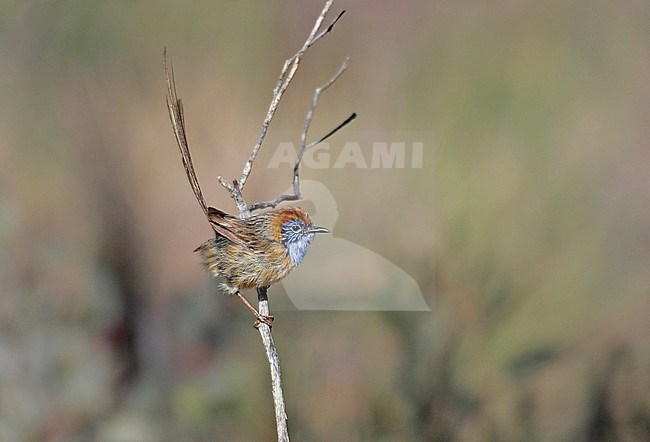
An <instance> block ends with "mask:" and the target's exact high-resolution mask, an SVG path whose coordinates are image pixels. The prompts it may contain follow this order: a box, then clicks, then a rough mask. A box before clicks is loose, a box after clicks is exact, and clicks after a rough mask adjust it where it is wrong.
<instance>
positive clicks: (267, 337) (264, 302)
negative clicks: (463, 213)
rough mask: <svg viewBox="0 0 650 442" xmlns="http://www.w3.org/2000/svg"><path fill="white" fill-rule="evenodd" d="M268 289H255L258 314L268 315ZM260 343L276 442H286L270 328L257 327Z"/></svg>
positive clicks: (281, 398)
mask: <svg viewBox="0 0 650 442" xmlns="http://www.w3.org/2000/svg"><path fill="white" fill-rule="evenodd" d="M267 290H268V287H260V288H258V289H257V300H258V301H259V310H258V311H259V313H260V314H261V315H266V316H268V315H269V298H268V297H267V293H266V292H267ZM258 329H259V331H260V335H261V336H262V342H263V343H264V348H265V349H266V357H267V358H268V360H269V365H270V366H271V389H272V391H273V403H274V405H275V423H276V427H277V429H278V441H280V442H288V441H289V431H288V429H287V413H286V411H285V409H284V395H283V393H282V375H281V372H280V358H279V357H278V353H277V351H276V349H275V344H274V342H273V335H272V334H271V327H269V326H268V325H267V324H264V323H261V324H260V326H259V328H258Z"/></svg>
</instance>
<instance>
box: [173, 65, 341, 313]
mask: <svg viewBox="0 0 650 442" xmlns="http://www.w3.org/2000/svg"><path fill="white" fill-rule="evenodd" d="M165 70H166V72H167V108H168V110H169V117H170V120H171V123H172V128H173V130H174V135H175V136H176V142H177V144H178V147H179V148H180V151H181V156H182V159H183V166H184V167H185V173H186V174H187V178H188V180H189V182H190V186H191V187H192V190H193V191H194V196H195V197H196V199H197V201H198V202H199V205H200V206H201V209H203V213H205V216H206V217H207V218H208V221H209V222H210V226H212V229H213V230H214V234H215V235H214V238H212V239H209V240H208V241H206V242H204V243H203V244H201V245H200V246H199V247H198V248H197V249H196V250H195V252H198V253H199V254H200V255H201V258H202V262H203V266H204V267H205V269H206V270H207V271H208V272H209V273H210V274H211V275H213V276H215V277H220V278H223V280H224V282H223V284H222V285H221V287H222V289H223V290H224V292H225V293H227V294H232V295H237V296H238V297H239V299H240V300H241V301H242V302H243V303H244V304H245V305H246V306H247V307H248V308H249V309H250V310H251V311H252V312H253V314H254V315H255V317H256V318H257V321H256V323H255V325H256V326H258V325H259V323H260V322H264V323H265V324H268V325H269V326H270V325H271V321H272V320H273V317H272V316H264V315H261V314H260V313H259V312H258V311H257V310H255V308H254V307H253V306H252V305H251V304H250V303H249V302H248V301H247V300H246V298H244V297H243V295H242V294H241V293H240V290H241V289H244V288H266V287H268V286H270V285H271V284H273V283H276V282H278V281H280V280H281V279H282V278H284V277H285V276H287V274H289V272H290V271H291V270H292V269H294V268H295V267H296V266H297V265H299V264H300V263H301V262H302V260H303V259H304V257H305V254H306V253H307V249H309V246H310V244H311V242H312V241H313V239H314V236H315V234H316V233H328V230H327V229H326V228H324V227H318V226H314V224H313V222H312V220H311V218H310V217H309V214H308V213H307V212H305V211H304V210H302V209H300V208H297V207H283V208H276V209H273V210H269V211H267V212H263V213H260V214H258V215H254V216H251V217H249V218H245V219H242V218H238V217H236V216H233V215H229V214H227V213H225V212H222V211H221V210H219V209H215V208H214V207H208V206H206V204H205V200H204V198H203V192H202V191H201V186H200V185H199V181H198V179H197V178H196V173H195V172H194V166H193V164H192V157H191V156H190V150H189V147H188V144H187V137H186V132H185V121H184V116H183V106H182V103H181V100H179V99H178V97H177V95H176V86H175V84H174V77H173V73H170V72H169V71H168V70H167V65H166V64H165Z"/></svg>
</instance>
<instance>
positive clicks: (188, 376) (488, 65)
mask: <svg viewBox="0 0 650 442" xmlns="http://www.w3.org/2000/svg"><path fill="white" fill-rule="evenodd" d="M321 6H322V5H321V2H320V1H309V2H298V1H284V2H276V3H273V4H271V3H260V2H253V1H243V2H164V3H161V2H151V1H111V2H83V1H34V2H29V3H26V2H20V1H8V2H5V3H4V4H3V5H2V6H0V11H1V12H0V35H1V37H0V56H1V60H2V62H1V63H0V65H1V66H2V68H1V70H2V75H0V91H1V96H2V106H0V133H1V134H2V137H1V139H0V170H1V171H2V174H1V175H0V244H1V247H0V278H1V280H0V284H1V287H2V296H1V297H0V439H2V440H18V439H30V440H34V439H45V440H71V439H72V440H75V439H87V438H91V439H97V440H166V439H172V440H173V439H178V440H213V439H216V440H251V439H264V440H267V439H269V440H270V439H272V438H273V437H274V432H275V429H274V426H273V425H274V421H273V414H272V408H271V404H272V402H271V397H270V391H269V385H268V384H269V383H268V379H267V377H268V372H267V368H266V360H265V358H264V355H263V352H262V347H261V344H260V342H259V338H258V337H257V334H256V332H255V331H254V330H253V329H252V328H251V327H250V322H251V320H250V318H249V316H248V315H247V314H246V312H245V311H243V309H240V307H239V306H238V305H235V303H234V302H233V301H232V300H229V299H226V298H222V297H219V296H216V295H215V284H214V283H213V282H212V281H209V280H208V279H207V278H206V277H205V275H203V274H202V272H201V270H200V268H199V266H198V265H197V261H196V258H195V257H194V256H193V255H192V253H191V251H192V249H193V248H194V247H195V246H196V245H197V244H199V243H200V242H201V241H203V240H204V239H205V238H206V237H207V235H209V234H210V231H209V228H208V227H207V225H206V223H205V221H204V220H203V218H202V216H201V214H200V211H199V209H198V206H197V205H196V203H195V201H194V199H193V196H192V194H191V191H190V189H189V186H188V185H187V183H186V179H185V176H184V174H183V172H182V168H181V163H180V158H179V155H178V152H177V149H176V146H175V145H174V140H173V137H172V135H171V129H170V127H169V122H168V119H167V115H166V108H165V103H164V92H165V86H164V77H163V72H162V49H163V46H165V45H167V46H168V47H169V48H170V52H171V54H172V56H173V59H174V64H175V68H176V75H177V82H178V87H179V94H180V96H181V97H182V98H183V99H184V102H185V105H186V118H187V121H188V129H189V136H190V143H191V147H192V149H193V153H194V159H195V164H196V166H197V172H198V174H199V177H200V179H201V181H202V183H203V186H204V190H205V193H206V197H207V199H208V201H209V202H210V203H211V204H213V205H215V206H217V207H221V208H223V209H227V210H234V206H233V204H232V203H231V202H230V201H229V200H228V197H227V194H226V193H225V192H224V191H223V190H222V189H220V187H219V186H218V185H217V183H216V176H217V175H219V174H221V175H224V176H226V177H234V176H236V175H237V174H238V173H239V172H238V171H239V170H240V169H241V165H242V164H243V161H244V160H245V158H246V157H247V155H248V151H249V149H250V147H251V146H252V144H253V143H254V140H255V137H256V135H257V131H258V129H259V125H260V124H261V121H262V119H263V116H264V113H265V112H266V108H267V106H268V99H269V97H270V93H271V90H272V87H273V84H274V82H275V79H276V78H277V74H278V72H279V69H280V67H281V64H282V62H283V60H284V59H285V58H286V57H287V56H289V55H291V54H292V53H293V51H295V49H297V48H298V46H299V45H300V44H301V43H302V41H303V40H304V38H305V36H306V34H307V32H308V29H309V28H310V27H311V22H312V20H313V18H314V17H315V16H316V14H317V13H318V11H319V10H320V8H321ZM338 7H339V8H344V9H347V10H348V14H346V16H345V17H344V19H343V20H342V21H341V22H340V23H339V24H338V25H337V28H336V30H335V32H334V34H332V35H330V36H329V37H327V38H326V39H325V40H323V41H322V42H321V43H319V45H318V46H317V47H315V48H314V50H313V51H312V52H311V53H310V54H309V55H308V57H307V59H306V60H305V64H304V66H303V67H302V68H301V71H299V73H298V76H297V79H296V82H295V84H294V85H293V86H292V89H291V90H290V91H289V93H288V94H287V96H286V102H285V103H283V105H282V106H281V108H280V112H279V115H278V118H277V120H276V121H275V122H274V124H273V126H272V128H271V131H272V132H271V133H272V134H273V133H274V131H275V134H276V135H272V136H275V137H276V138H275V140H278V139H282V137H290V136H294V137H295V138H296V139H297V137H298V136H299V130H300V127H301V126H302V121H303V119H304V113H305V111H306V109H307V107H308V105H309V101H310V99H311V94H312V91H313V88H314V87H315V86H316V85H318V84H320V83H322V81H323V80H325V79H326V78H328V77H329V75H331V73H332V72H334V70H335V69H336V68H337V67H338V65H339V64H340V62H341V61H342V59H343V57H344V56H346V55H349V56H350V57H351V66H350V69H349V71H348V72H347V73H346V74H345V76H344V77H343V78H342V79H341V80H340V81H339V82H338V83H337V84H336V86H335V87H334V88H333V89H332V90H330V91H328V93H327V95H326V96H325V97H324V98H323V101H322V104H321V106H320V108H319V110H318V112H317V115H316V118H315V122H314V132H313V133H320V132H323V131H325V130H327V129H328V128H331V127H332V125H334V124H336V123H338V122H339V121H340V120H341V119H342V118H344V117H345V116H347V115H348V114H349V112H351V111H356V112H358V113H359V115H360V118H359V119H358V121H356V122H355V123H354V127H353V128H351V130H350V131H349V132H347V133H344V134H341V135H339V138H338V143H339V144H336V142H333V143H332V149H333V151H335V149H336V148H337V146H339V147H340V146H341V145H342V144H343V142H344V141H345V140H346V137H359V138H363V139H367V140H378V141H381V140H384V139H389V140H390V137H392V136H394V134H396V133H397V134H400V135H401V136H411V137H413V139H420V140H422V141H424V143H425V153H424V165H423V168H422V169H408V168H406V169H387V170H381V169H380V170H373V169H355V168H352V167H347V168H343V169H324V170H309V169H306V170H305V176H306V177H309V178H313V179H317V180H319V181H321V182H323V183H325V184H326V185H327V186H328V188H329V189H330V190H331V191H332V193H333V194H334V196H335V199H336V201H337V204H338V211H339V214H340V215H339V220H338V223H337V227H336V230H335V234H336V236H337V237H340V238H345V239H348V240H350V241H354V242H355V243H357V244H359V245H361V246H363V247H365V248H367V249H369V250H372V251H375V252H377V253H380V254H381V255H383V256H385V257H387V258H388V259H390V260H391V261H392V262H394V263H396V264H397V265H399V266H400V267H401V268H403V269H404V270H405V271H407V272H408V273H409V274H410V275H411V276H412V277H413V278H415V279H416V280H417V281H418V283H419V285H420V287H421V288H422V290H423V292H424V293H425V296H426V297H427V301H428V302H429V304H430V305H431V306H432V307H433V311H432V312H430V313H428V312H427V313H423V312H418V313H408V312H406V313H398V312H303V311H295V310H293V311H292V310H290V309H289V310H286V311H279V312H278V313H277V314H276V318H277V320H276V327H275V328H274V332H275V336H276V340H277V345H278V349H279V352H280V355H281V358H282V363H283V370H284V377H285V389H286V396H287V403H288V414H289V418H290V420H289V422H290V430H291V432H292V436H293V438H294V439H295V440H328V439H335V438H337V439H340V440H432V439H433V440H450V439H451V440H485V439H495V440H524V439H533V440H535V439H539V440H598V439H600V440H612V439H618V440H640V439H643V438H647V437H648V433H649V432H650V402H649V401H648V398H650V379H649V377H648V373H649V372H650V347H649V346H648V344H647V338H648V335H649V332H650V321H649V320H648V318H649V317H650V300H649V299H650V298H649V295H650V292H649V287H650V284H649V283H650V272H648V263H649V262H650V259H649V258H650V252H649V251H650V210H649V208H650V192H649V189H650V154H649V152H650V150H649V149H648V139H649V138H650V125H649V124H648V122H649V121H650V106H649V103H650V83H649V82H648V78H650V33H649V28H648V26H647V23H648V19H649V18H650V8H649V6H648V4H647V3H645V2H633V1H626V2H617V3H612V2H605V1H592V2H586V1H573V2H562V1H545V2H528V1H523V2H509V1H501V2H489V3H488V2H477V1H470V2H460V3H459V2H448V1H447V2H445V1H443V2H425V1H414V2H408V3H395V2H387V1H376V2H370V1H360V2H340V3H339V4H338ZM269 145H272V144H269ZM271 155H272V152H270V151H263V154H262V156H261V157H260V159H259V163H258V165H257V167H256V168H255V169H254V172H253V175H252V179H251V181H250V184H249V187H248V189H247V195H248V196H249V198H250V199H251V200H261V199H267V198H269V197H274V196H275V195H276V194H277V193H278V192H280V191H281V190H283V189H284V188H285V187H286V186H287V184H288V182H289V174H290V172H289V170H287V169H284V170H283V169H267V168H265V167H264V165H265V164H267V163H268V161H269V159H270V158H271ZM314 247H317V244H316V245H315V246H314ZM354 265H356V266H363V263H359V262H357V263H354ZM315 290H321V291H322V292H323V294H324V296H326V294H327V287H317V288H315ZM270 296H271V307H272V309H273V305H274V304H273V302H274V300H273V296H274V290H273V289H272V290H271V293H270ZM283 296H286V295H283V294H282V291H281V290H278V289H276V300H277V301H276V302H277V303H278V304H282V303H283V302H284V303H285V304H286V298H283ZM283 299H284V300H283Z"/></svg>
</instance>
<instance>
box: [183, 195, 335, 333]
mask: <svg viewBox="0 0 650 442" xmlns="http://www.w3.org/2000/svg"><path fill="white" fill-rule="evenodd" d="M206 215H207V217H208V221H209V222H210V225H211V226H212V229H213V230H214V232H215V236H214V238H212V239H209V240H208V241H206V242H204V243H203V244H201V245H200V246H199V247H198V248H197V249H196V250H195V252H198V253H199V254H200V255H201V258H202V262H203V267H204V268H205V269H206V270H207V271H208V272H209V273H210V274H211V275H213V276H216V277H221V278H223V279H224V282H223V283H222V284H221V287H222V289H223V290H224V292H225V293H228V294H233V295H237V296H238V297H239V298H240V299H241V300H242V301H243V302H244V303H245V304H246V306H247V307H248V308H249V309H251V311H252V312H253V313H254V314H255V316H256V318H257V319H258V320H259V321H262V322H265V323H267V324H268V323H269V322H270V321H271V320H272V318H271V317H265V316H262V315H260V314H259V313H258V312H257V311H256V310H255V309H254V308H253V307H252V306H251V305H250V304H249V303H248V301H246V299H245V298H244V297H243V296H242V295H241V293H240V289H245V288H260V287H268V286H270V285H271V284H274V283H276V282H278V281H280V280H281V279H282V278H284V277H285V276H287V275H288V274H289V272H290V271H291V270H293V269H294V268H295V267H296V266H298V265H299V264H300V263H301V262H302V260H303V259H304V257H305V254H306V253H307V249H309V246H310V244H311V242H312V241H313V239H314V236H315V234H316V233H327V232H328V230H327V229H326V228H324V227H318V226H314V224H313V222H312V220H311V218H310V217H309V214H308V213H307V212H305V211H304V210H302V209H300V208H297V207H283V208H279V209H273V210H270V211H268V212H264V213H261V214H259V215H255V216H252V217H250V218H246V219H241V218H237V217H235V216H232V215H228V214H227V213H224V212H222V211H221V210H219V209H215V208H214V207H208V208H207V213H206Z"/></svg>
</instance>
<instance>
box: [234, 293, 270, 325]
mask: <svg viewBox="0 0 650 442" xmlns="http://www.w3.org/2000/svg"><path fill="white" fill-rule="evenodd" d="M235 294H236V295H237V297H238V298H239V300H240V301H241V302H243V303H244V305H245V306H246V307H248V309H249V310H250V311H251V312H253V315H255V318H256V321H255V323H254V324H253V327H255V328H259V326H260V325H261V324H262V323H264V324H266V325H268V326H269V327H272V322H273V319H275V318H273V316H266V315H261V314H260V313H259V312H258V311H257V310H255V307H253V306H252V305H251V303H250V302H248V300H247V299H246V298H244V296H243V295H242V294H241V293H240V292H239V290H237V292H236V293H235Z"/></svg>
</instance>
